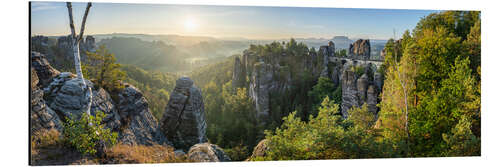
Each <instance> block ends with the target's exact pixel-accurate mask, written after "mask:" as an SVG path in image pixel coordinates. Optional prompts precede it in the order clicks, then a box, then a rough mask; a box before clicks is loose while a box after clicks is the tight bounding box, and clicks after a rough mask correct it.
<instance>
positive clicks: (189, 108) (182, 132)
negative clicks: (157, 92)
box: [161, 77, 208, 150]
mask: <svg viewBox="0 0 500 167" xmlns="http://www.w3.org/2000/svg"><path fill="white" fill-rule="evenodd" d="M206 127H207V124H206V118H205V110H204V106H203V98H202V95H201V91H200V89H198V88H197V87H196V86H195V85H194V83H193V80H191V79H190V78H188V77H181V78H179V79H178V80H177V81H176V85H175V88H174V90H173V92H172V93H171V94H170V100H169V101H168V104H167V107H166V109H165V112H164V114H163V118H162V120H161V130H162V132H163V133H164V134H165V135H166V137H167V139H168V140H169V141H171V142H172V143H173V144H174V147H175V148H179V149H183V150H187V149H189V147H191V146H193V145H195V144H198V143H204V142H207V141H208V140H207V136H206Z"/></svg>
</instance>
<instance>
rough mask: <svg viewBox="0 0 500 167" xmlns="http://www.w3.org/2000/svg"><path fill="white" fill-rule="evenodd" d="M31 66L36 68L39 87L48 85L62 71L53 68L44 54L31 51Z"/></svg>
mask: <svg viewBox="0 0 500 167" xmlns="http://www.w3.org/2000/svg"><path fill="white" fill-rule="evenodd" d="M31 67H32V68H34V70H35V72H36V74H37V76H38V78H39V82H38V86H39V87H45V86H47V85H48V84H49V83H50V82H52V79H53V78H54V77H55V76H57V75H59V73H60V72H59V71H57V70H56V69H54V68H52V66H51V65H50V64H49V62H48V61H47V59H46V57H45V55H44V54H41V53H38V52H31Z"/></svg>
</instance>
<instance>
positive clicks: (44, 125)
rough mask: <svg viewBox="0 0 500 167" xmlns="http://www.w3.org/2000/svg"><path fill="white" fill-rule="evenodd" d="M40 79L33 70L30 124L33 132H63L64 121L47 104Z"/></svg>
mask: <svg viewBox="0 0 500 167" xmlns="http://www.w3.org/2000/svg"><path fill="white" fill-rule="evenodd" d="M38 81H39V78H38V76H37V73H36V70H35V69H33V68H31V110H30V122H31V132H32V133H33V132H36V131H40V130H43V129H46V130H50V129H56V130H58V131H61V130H62V121H61V119H60V118H59V116H58V115H57V114H56V113H55V112H54V111H52V109H50V108H49V107H47V105H46V104H45V100H44V99H43V90H40V88H39V87H38V86H37V85H38Z"/></svg>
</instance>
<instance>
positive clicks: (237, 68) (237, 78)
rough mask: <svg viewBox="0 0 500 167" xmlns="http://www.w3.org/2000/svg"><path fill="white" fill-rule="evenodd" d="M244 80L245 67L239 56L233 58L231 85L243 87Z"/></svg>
mask: <svg viewBox="0 0 500 167" xmlns="http://www.w3.org/2000/svg"><path fill="white" fill-rule="evenodd" d="M245 82H246V68H244V64H243V62H241V61H240V58H239V57H235V58H234V68H233V83H232V84H233V87H234V88H237V87H244V86H245Z"/></svg>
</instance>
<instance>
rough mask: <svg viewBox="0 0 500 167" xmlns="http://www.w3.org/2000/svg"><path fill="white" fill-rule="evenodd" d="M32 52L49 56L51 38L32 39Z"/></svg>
mask: <svg viewBox="0 0 500 167" xmlns="http://www.w3.org/2000/svg"><path fill="white" fill-rule="evenodd" d="M30 49H31V51H36V52H40V53H42V54H47V52H48V51H49V38H48V37H46V36H42V35H37V36H34V37H31V48H30Z"/></svg>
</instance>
